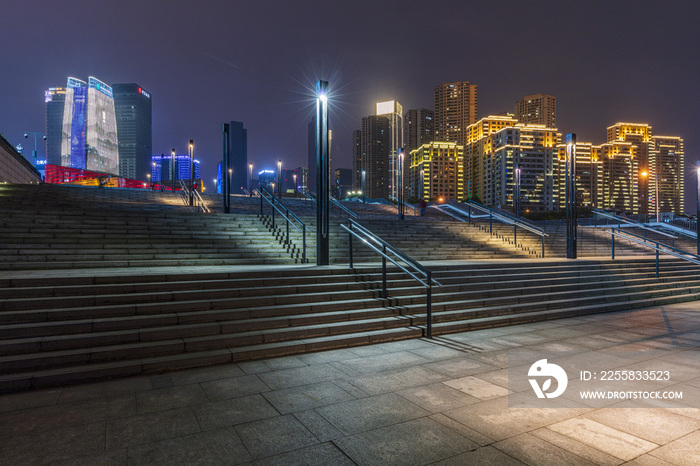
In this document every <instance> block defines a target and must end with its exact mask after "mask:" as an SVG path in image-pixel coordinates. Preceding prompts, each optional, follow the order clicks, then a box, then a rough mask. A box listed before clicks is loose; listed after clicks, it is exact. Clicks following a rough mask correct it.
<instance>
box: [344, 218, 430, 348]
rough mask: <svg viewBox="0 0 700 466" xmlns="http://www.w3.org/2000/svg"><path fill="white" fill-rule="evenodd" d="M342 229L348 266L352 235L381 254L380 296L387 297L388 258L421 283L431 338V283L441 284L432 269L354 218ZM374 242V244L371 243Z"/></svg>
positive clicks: (350, 261) (427, 330)
mask: <svg viewBox="0 0 700 466" xmlns="http://www.w3.org/2000/svg"><path fill="white" fill-rule="evenodd" d="M340 226H341V227H342V228H343V229H344V230H346V231H347V232H348V251H349V254H348V258H349V265H350V268H353V259H352V237H353V236H355V237H356V238H357V239H359V240H361V241H362V242H363V243H364V244H365V245H366V246H368V247H369V248H370V249H372V250H373V251H375V252H377V253H379V254H380V255H381V256H382V298H383V299H386V298H387V289H386V261H387V260H388V261H389V262H391V263H392V264H394V265H395V266H397V267H398V268H400V269H401V270H403V271H404V272H406V273H407V274H408V275H409V276H411V277H413V278H414V279H416V280H417V281H418V282H419V283H420V284H421V285H423V286H424V287H425V288H426V336H427V337H428V338H432V337H433V336H432V332H433V322H432V292H433V283H434V284H435V285H437V286H442V284H440V282H438V281H437V280H435V279H434V278H433V276H432V271H431V270H430V269H427V268H426V267H424V266H423V265H421V264H420V263H418V262H417V261H416V260H414V259H412V258H410V257H409V256H407V255H406V254H405V253H403V252H401V251H399V250H398V249H396V248H395V247H394V246H392V245H390V244H389V243H387V242H386V241H384V240H383V239H381V238H380V237H379V236H377V235H376V234H374V233H372V232H371V231H370V230H368V229H367V228H365V227H364V226H362V225H360V223H358V222H356V221H355V220H353V219H351V218H349V219H348V226H345V225H342V224H341V225H340ZM371 243H374V244H371ZM387 252H390V253H392V254H393V255H394V256H396V257H397V259H398V260H399V261H402V262H403V263H405V264H407V265H410V266H411V267H412V269H413V272H412V271H410V270H408V268H406V267H404V266H402V265H401V264H399V263H398V262H397V260H395V259H393V258H392V257H391V256H389V255H388V254H387ZM418 274H423V275H424V276H425V280H423V279H422V278H420V277H419V276H418Z"/></svg>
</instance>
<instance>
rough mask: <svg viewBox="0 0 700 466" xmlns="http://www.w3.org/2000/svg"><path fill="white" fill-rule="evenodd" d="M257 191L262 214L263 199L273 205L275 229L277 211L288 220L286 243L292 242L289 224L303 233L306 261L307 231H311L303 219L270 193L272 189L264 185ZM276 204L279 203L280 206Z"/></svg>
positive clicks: (303, 250) (303, 252) (302, 256)
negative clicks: (269, 189)
mask: <svg viewBox="0 0 700 466" xmlns="http://www.w3.org/2000/svg"><path fill="white" fill-rule="evenodd" d="M256 191H257V193H258V195H259V196H260V216H262V215H263V205H264V202H263V201H265V202H267V203H268V204H270V207H272V228H273V229H274V228H275V211H277V212H279V214H280V215H281V216H282V218H284V219H285V220H286V221H287V223H286V227H287V238H286V239H285V242H284V244H287V245H289V244H291V241H290V239H289V225H291V226H292V227H293V228H294V229H295V230H297V231H298V232H300V233H301V235H302V253H301V261H302V263H306V232H307V231H309V229H308V227H307V226H306V224H305V223H304V222H302V221H301V219H300V218H299V217H297V216H296V215H295V214H294V212H292V211H291V210H289V209H288V208H287V207H286V206H285V205H284V204H282V202H281V201H280V200H279V199H277V198H275V196H274V195H273V194H272V193H270V191H268V190H267V188H265V187H264V186H261V187H260V189H259V190H256ZM266 194H267V196H269V198H268V197H266V196H265V195H266ZM275 204H279V207H278V206H277V205H275ZM280 207H281V208H280ZM282 209H284V212H283V211H282ZM290 217H291V218H290ZM292 219H293V220H292ZM294 220H296V222H297V223H298V224H299V225H300V226H301V228H300V227H299V226H297V225H296V224H295V223H294Z"/></svg>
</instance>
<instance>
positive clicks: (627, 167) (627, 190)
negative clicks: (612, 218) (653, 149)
mask: <svg viewBox="0 0 700 466" xmlns="http://www.w3.org/2000/svg"><path fill="white" fill-rule="evenodd" d="M637 147H638V146H637V145H635V144H634V143H631V142H626V141H613V142H606V143H605V144H601V145H600V146H593V147H592V152H593V154H592V155H593V157H595V158H597V159H598V160H599V161H600V170H601V176H600V183H599V185H598V200H599V201H598V207H599V208H601V209H606V210H614V211H618V212H626V213H628V214H638V213H640V202H639V201H640V198H639V184H640V183H639V180H640V170H639V157H638V156H637V155H636V152H637Z"/></svg>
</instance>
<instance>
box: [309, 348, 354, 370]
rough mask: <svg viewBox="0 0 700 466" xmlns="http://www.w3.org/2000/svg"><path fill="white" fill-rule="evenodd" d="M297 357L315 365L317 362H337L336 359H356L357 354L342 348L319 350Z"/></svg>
mask: <svg viewBox="0 0 700 466" xmlns="http://www.w3.org/2000/svg"><path fill="white" fill-rule="evenodd" d="M297 357H298V358H299V359H301V360H302V361H303V362H304V363H306V364H307V365H309V366H311V365H315V364H325V363H328V362H336V361H344V360H346V359H354V358H356V357H357V354H355V353H353V352H352V351H350V349H348V348H342V349H337V350H330V351H319V352H317V353H307V354H300V355H299V356H297Z"/></svg>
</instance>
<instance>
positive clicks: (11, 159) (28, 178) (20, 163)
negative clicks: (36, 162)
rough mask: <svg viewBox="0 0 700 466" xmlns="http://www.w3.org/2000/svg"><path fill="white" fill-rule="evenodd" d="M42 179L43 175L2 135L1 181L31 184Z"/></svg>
mask: <svg viewBox="0 0 700 466" xmlns="http://www.w3.org/2000/svg"><path fill="white" fill-rule="evenodd" d="M40 181H41V175H40V174H39V172H38V171H37V170H36V168H34V167H33V166H32V164H31V163H29V161H28V160H27V159H25V158H24V157H22V154H20V153H19V152H17V150H16V149H15V148H14V147H12V144H10V143H9V142H7V140H6V139H5V138H4V137H2V135H0V183H18V184H29V183H37V182H40Z"/></svg>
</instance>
